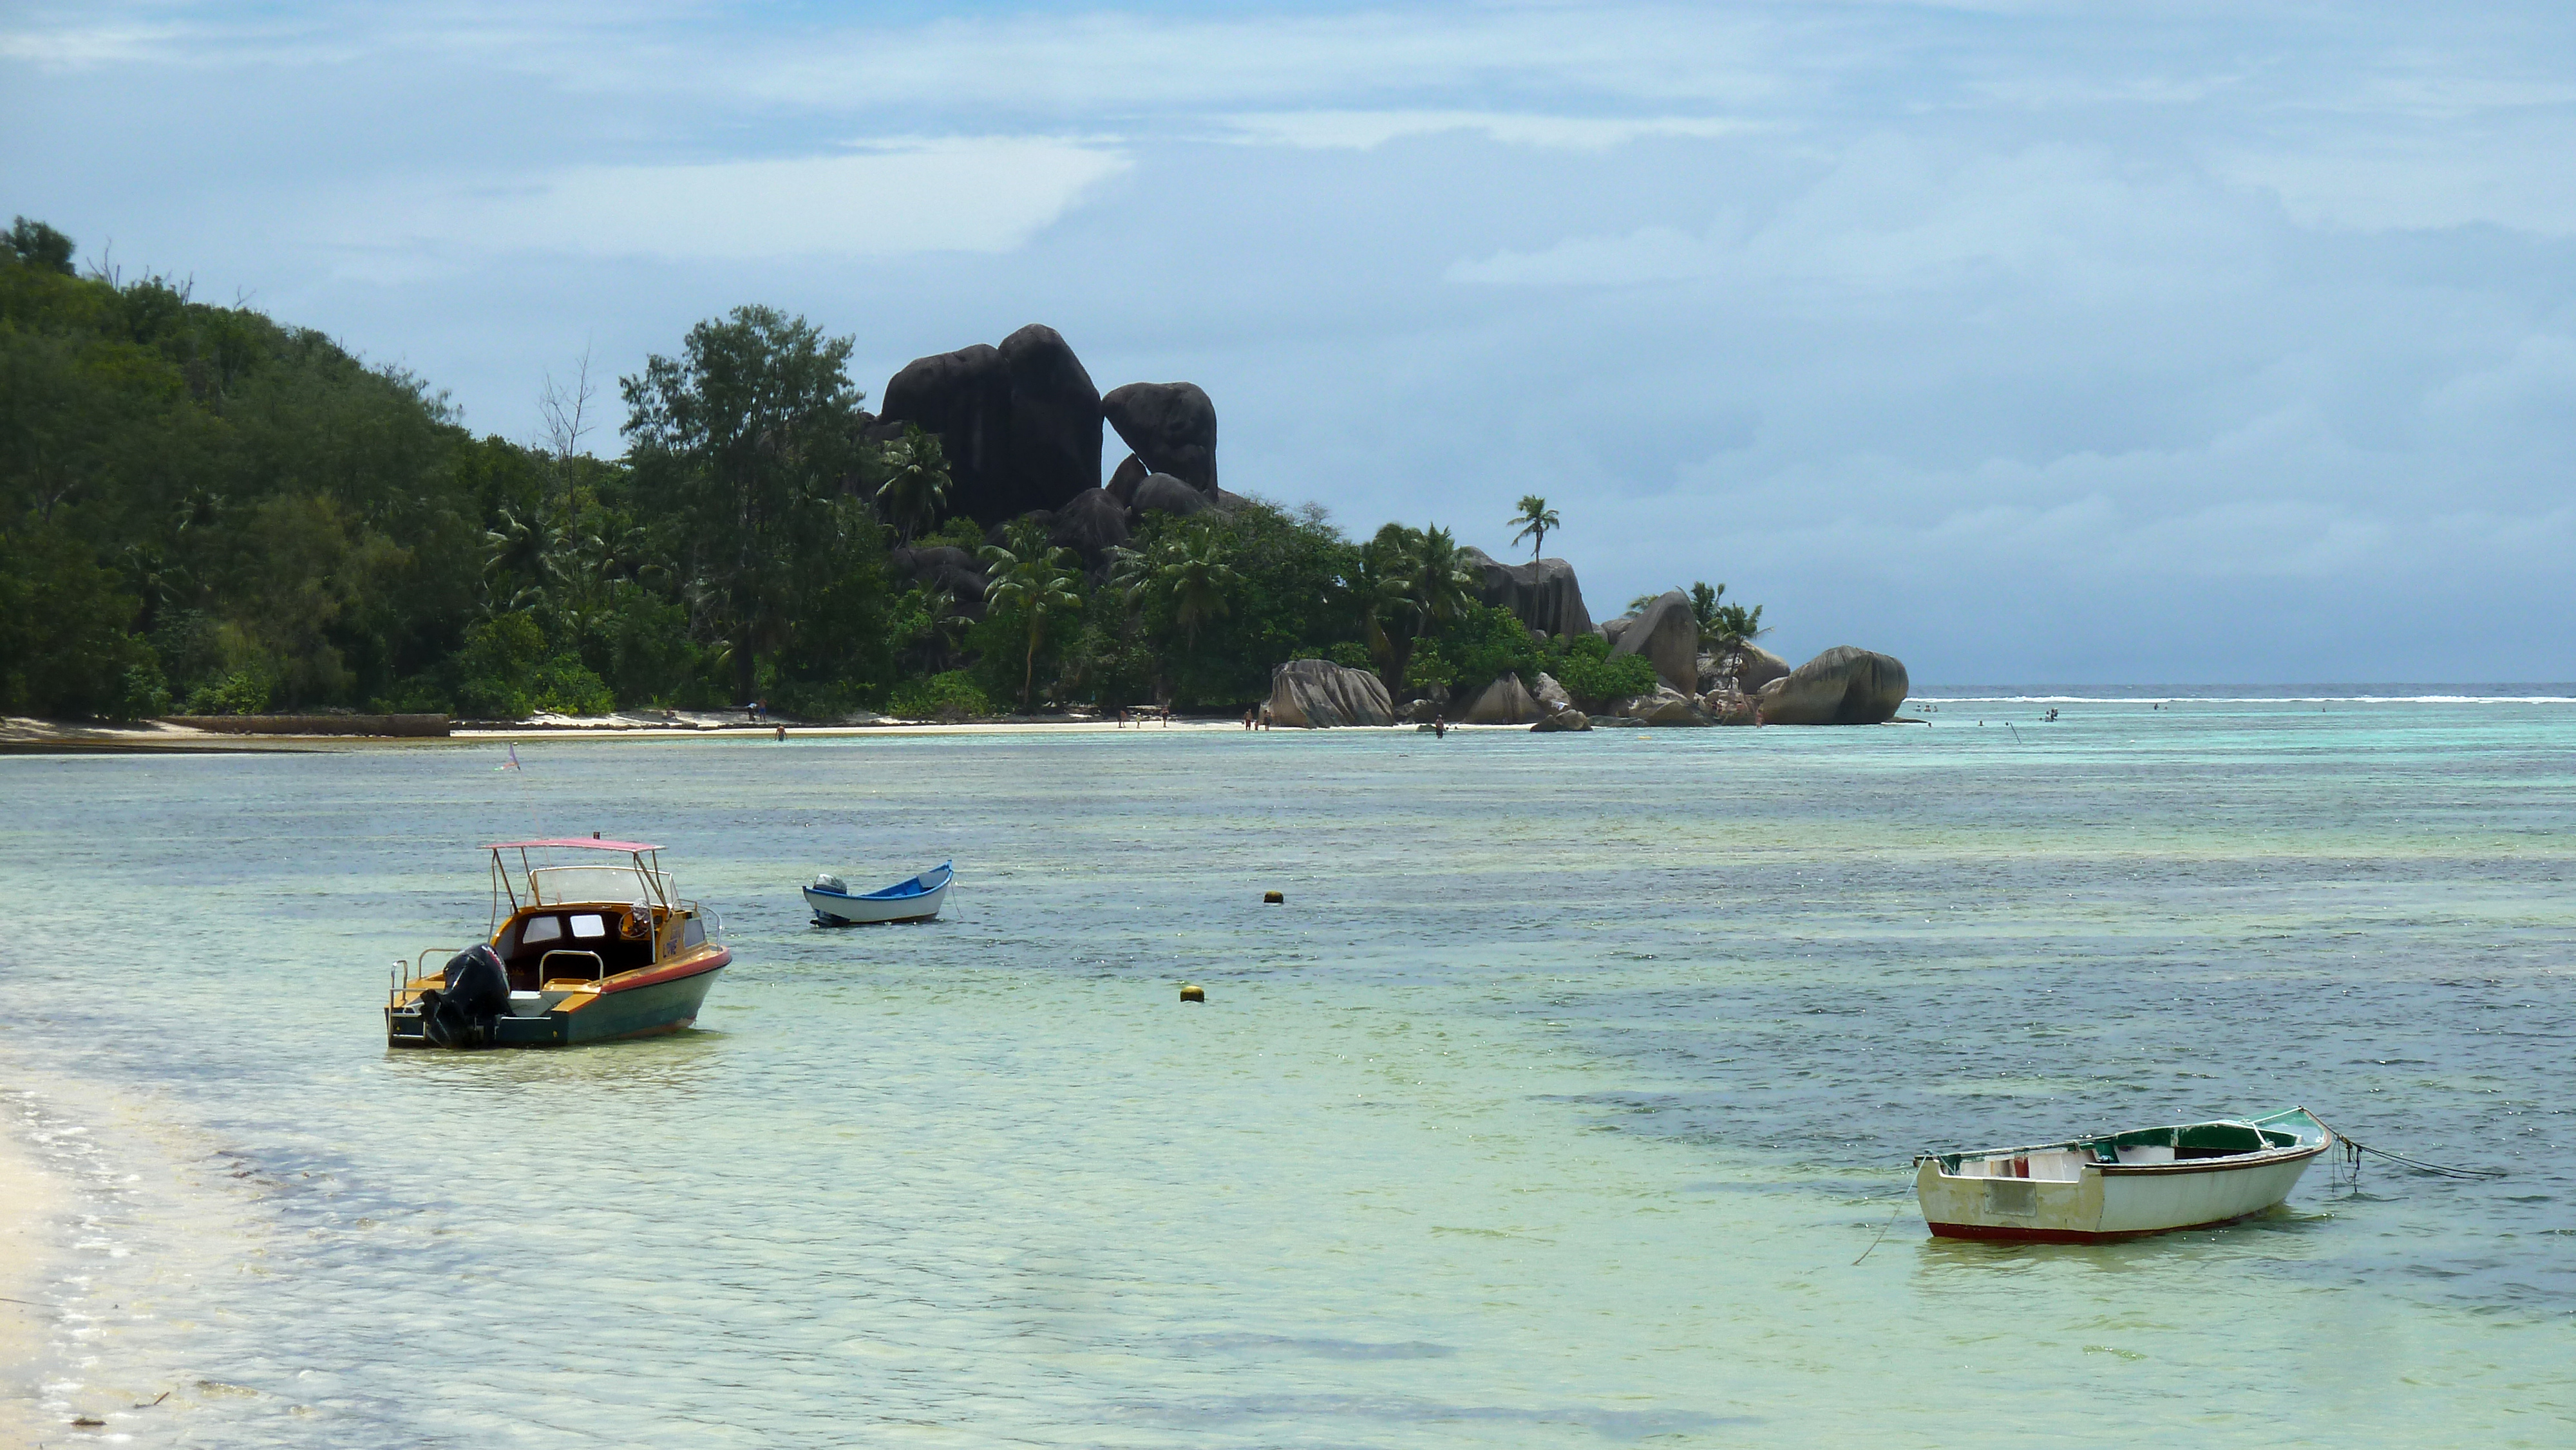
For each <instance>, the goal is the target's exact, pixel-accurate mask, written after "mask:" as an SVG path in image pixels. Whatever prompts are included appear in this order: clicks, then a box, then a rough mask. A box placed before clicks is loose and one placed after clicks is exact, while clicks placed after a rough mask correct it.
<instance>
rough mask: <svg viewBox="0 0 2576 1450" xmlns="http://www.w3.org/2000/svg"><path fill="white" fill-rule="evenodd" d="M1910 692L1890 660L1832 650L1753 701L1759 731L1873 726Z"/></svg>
mask: <svg viewBox="0 0 2576 1450" xmlns="http://www.w3.org/2000/svg"><path fill="white" fill-rule="evenodd" d="M1912 688H1913V686H1912V684H1911V682H1909V681H1908V680H1907V679H1906V677H1905V665H1904V664H1903V662H1901V661H1899V660H1898V659H1897V658H1896V657H1895V656H1894V655H1883V654H1879V653H1877V652H1875V651H1873V650H1865V649H1857V648H1854V647H1853V646H1851V645H1847V644H1842V645H1836V646H1834V647H1833V648H1832V649H1829V650H1827V651H1825V652H1824V653H1823V654H1820V655H1818V656H1816V657H1815V658H1814V659H1811V660H1809V661H1807V662H1806V663H1805V664H1803V665H1800V666H1798V667H1797V668H1796V669H1794V670H1791V671H1790V672H1789V674H1788V676H1787V677H1786V678H1784V679H1778V680H1774V681H1772V682H1771V683H1770V684H1767V685H1764V686H1763V687H1762V689H1761V691H1760V692H1759V693H1758V694H1756V695H1755V696H1754V703H1755V706H1756V708H1757V709H1758V710H1759V711H1760V713H1761V717H1762V723H1763V724H1765V725H1879V724H1884V723H1886V722H1887V721H1889V720H1892V719H1894V718H1896V712H1897V710H1898V709H1900V708H1902V707H1903V705H1904V704H1905V697H1906V695H1907V693H1908V692H1909V691H1911V690H1912Z"/></svg>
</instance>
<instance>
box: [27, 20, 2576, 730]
mask: <svg viewBox="0 0 2576 1450" xmlns="http://www.w3.org/2000/svg"><path fill="white" fill-rule="evenodd" d="M0 213H11V214H25V215H28V216H32V217H36V218H39V219H41V220H44V221H47V222H49V223H51V224H52V225H54V226H56V227H58V228H60V229H61V230H63V231H65V232H67V233H69V234H71V235H72V236H73V237H74V238H75V239H76V240H77V241H78V243H79V244H80V247H81V253H82V259H83V261H84V263H85V264H87V265H101V266H107V267H112V268H114V269H117V270H119V271H121V272H122V273H123V274H124V275H126V276H128V277H132V276H135V275H140V274H143V273H148V272H149V273H163V274H167V275H170V276H172V277H173V278H181V279H187V280H189V281H191V282H192V283H193V286H194V289H195V295H196V296H197V297H198V298H200V299H201V300H207V301H216V302H232V301H236V300H241V301H246V302H247V303H248V304H249V305H251V306H255V307H258V308H260V309H262V310H264V311H266V312H268V313H270V314H271V315H273V316H275V317H278V318H280V319H281V320H285V321H289V322H293V323H298V324H302V325H306V326H311V327H316V328H319V329H321V330H323V331H325V332H327V333H329V334H331V335H332V336H334V337H336V338H338V339H339V340H340V341H342V342H343V343H344V344H345V345H346V346H348V347H350V348H351V349H352V350H354V351H357V352H359V353H361V354H362V355H364V356H365V357H367V358H368V359H370V360H371V361H374V362H378V363H381V364H385V365H389V366H398V367H402V368H407V369H410V370H411V371H413V372H414V373H416V374H418V375H420V376H422V377H423V378H425V379H427V380H428V381H429V382H430V383H431V384H432V385H433V386H434V387H436V388H438V389H443V390H445V391H446V392H447V393H448V394H449V395H450V397H451V399H452V401H453V403H454V404H455V405H456V406H457V407H458V408H459V409H460V410H461V413H462V416H463V420H464V422H465V423H466V424H467V425H468V426H469V427H472V428H474V429H476V430H477V431H479V432H489V433H499V434H502V435H505V436H508V437H512V438H518V439H522V440H533V439H535V438H536V437H537V436H538V435H539V433H540V424H539V412H538V399H539V396H540V394H541V393H542V391H543V390H544V388H545V386H546V384H547V382H548V380H549V378H552V379H555V380H557V381H558V382H561V381H562V380H565V379H567V378H569V377H570V376H571V375H572V373H573V372H574V370H575V369H576V367H577V366H578V364H579V361H580V360H581V359H582V358H583V357H584V356H585V354H586V355H587V356H588V357H589V359H590V364H591V371H592V374H593V376H594V378H596V379H598V380H599V381H600V382H601V384H602V386H601V396H600V399H599V401H598V403H597V404H596V405H595V407H596V409H597V410H598V411H599V412H600V413H602V414H604V415H605V423H604V426H602V427H601V428H600V429H599V430H598V431H596V432H595V433H593V434H592V435H590V437H589V438H588V439H586V440H585V441H586V444H587V446H588V447H590V448H591V449H592V450H593V451H597V452H600V453H602V454H614V453H616V452H617V451H619V448H620V446H621V445H620V443H619V440H618V438H617V434H616V424H617V422H618V421H620V418H621V416H622V413H621V410H620V408H619V407H618V405H617V402H616V387H615V381H614V380H615V378H616V377H617V376H618V375H621V374H625V373H630V372H634V371H636V370H638V369H639V368H640V367H641V365H642V363H643V361H644V359H645V358H646V357H647V356H648V355H650V354H652V353H656V352H660V353H672V352H676V351H677V350H678V348H679V343H680V339H681V337H682V335H683V334H684V333H685V332H686V331H687V329H688V328H689V326H690V325H691V324H692V323H694V322H697V321H699V320H701V319H703V318H707V317H710V316H715V315H718V314H720V313H722V312H724V311H725V310H727V309H729V308H732V307H735V306H738V305H742V304H746V303H765V304H769V305H772V306H776V307H780V308H783V309H786V310H788V311H791V312H796V313H801V314H803V315H805V316H806V317H808V318H810V319H812V320H813V321H814V322H816V323H817V324H819V325H821V326H822V327H823V328H825V329H826V330H827V331H829V332H831V333H833V334H836V335H847V336H850V337H851V338H853V339H854V340H855V347H856V352H855V361H854V363H853V367H852V373H853V377H854V380H855V381H856V382H857V383H858V384H859V386H861V387H862V388H864V389H865V390H866V391H867V392H868V393H869V394H870V395H871V397H875V396H877V395H880V394H882V392H883V390H884V386H885V380H886V378H888V377H889V376H891V375H892V373H893V372H894V371H895V370H896V369H897V368H899V367H901V366H902V365H903V364H904V363H905V362H906V361H908V360H910V359H911V358H914V357H918V356H922V355H925V354H929V353H935V352H944V351H948V350H951V349H954V348H958V347H963V346H965V345H967V344H969V343H974V342H998V341H999V340H1000V339H1001V338H1002V337H1003V336H1004V335H1005V334H1007V333H1008V332H1010V331H1011V330H1012V329H1014V328H1016V327H1018V326H1020V325H1021V324H1023V323H1027V322H1043V323H1046V324H1048V325H1050V326H1053V327H1055V328H1056V329H1057V330H1059V331H1060V332H1062V333H1063V334H1064V336H1065V338H1066V340H1067V341H1068V342H1070V343H1071V344H1072V345H1073V347H1074V349H1075V350H1076V351H1077V352H1078V353H1079V354H1080V355H1081V357H1082V359H1083V361H1084V363H1085V365H1086V366H1087V367H1088V368H1089V370H1090V372H1091V375H1092V378H1093V380H1094V381H1095V382H1096V383H1097V384H1098V385H1099V386H1100V388H1101V390H1102V391H1104V392H1106V391H1107V390H1108V389H1110V388H1112V387H1115V386H1117V385H1118V384H1120V383H1125V382H1133V381H1140V380H1145V381H1174V380H1188V381H1191V382H1196V383H1198V384H1199V385H1200V386H1202V387H1204V388H1206V389H1207V391H1208V393H1209V394H1210V395H1211V396H1212V397H1213V398H1214V399H1215V402H1216V406H1217V411H1218V416H1219V420H1220V423H1219V428H1220V432H1219V446H1218V466H1219V469H1220V472H1221V475H1222V479H1223V482H1224V483H1225V485H1226V486H1227V487H1228V488H1230V489H1233V490H1234V491H1236V492H1241V493H1253V494H1259V495H1262V496H1265V497H1268V498H1271V499H1274V500H1278V501H1281V502H1286V503H1291V504H1295V503H1303V502H1308V501H1312V502H1315V503H1320V504H1322V505H1324V506H1325V507H1326V508H1328V509H1329V510H1330V511H1331V513H1332V516H1333V517H1334V519H1335V520H1336V521H1337V522H1338V523H1339V524H1341V525H1342V526H1343V527H1344V528H1345V529H1347V530H1349V531H1350V532H1352V533H1353V534H1355V535H1365V534H1367V533H1368V532H1371V531H1373V530H1374V529H1375V528H1376V527H1377V525H1379V524H1380V523H1382V522H1384V521H1386V520H1388V519H1402V520H1405V521H1407V522H1410V523H1414V524H1417V525H1420V524H1425V523H1437V524H1441V525H1445V526H1448V527H1450V528H1452V529H1454V530H1455V531H1456V532H1457V534H1458V536H1459V537H1460V539H1461V540H1462V541H1464V542H1467V543H1472V544H1476V545H1479V546H1481V547H1483V548H1485V549H1487V550H1488V551H1490V552H1492V553H1494V554H1496V555H1498V556H1507V557H1508V556H1510V555H1511V554H1512V553H1513V552H1514V550H1513V546H1512V545H1511V542H1510V535H1511V530H1510V528H1509V527H1508V526H1507V525H1506V523H1505V522H1504V521H1505V520H1506V519H1507V518H1508V517H1509V516H1510V515H1511V513H1512V512H1513V509H1514V506H1515V504H1516V503H1517V501H1518V500H1519V498H1520V497H1521V496H1522V495H1524V494H1530V493H1536V494H1540V495H1543V496H1544V497H1545V498H1546V499H1547V500H1548V501H1549V503H1550V504H1551V505H1552V506H1553V507H1554V508H1556V510H1557V511H1558V512H1559V514H1560V515H1561V516H1562V517H1563V520H1564V526H1563V528H1562V529H1561V530H1560V531H1558V532H1556V533H1554V534H1551V535H1550V536H1549V537H1548V540H1547V550H1548V552H1549V553H1550V554H1554V555H1562V556H1563V557H1565V558H1567V559H1569V560H1571V561H1573V563H1574V565H1575V567H1576V569H1577V571H1578V573H1579V576H1580V578H1581V580H1582V582H1583V586H1584V592H1585V596H1586V598H1587V600H1588V601H1589V603H1590V604H1591V606H1592V610H1593V613H1594V614H1595V615H1596V616H1607V615H1610V614H1614V613H1617V612H1618V611H1619V610H1620V609H1621V608H1622V607H1623V606H1624V605H1625V603H1626V602H1627V600H1628V599H1629V598H1631V597H1632V596H1634V595H1637V594H1640V593H1646V592H1652V591H1659V590H1661V589H1664V588H1667V587H1671V586H1674V585H1682V584H1687V583H1689V582H1691V581H1693V580H1701V579H1705V580H1708V581H1710V582H1712V583H1716V582H1723V583H1725V584H1726V585H1727V598H1728V599H1730V600H1742V601H1745V602H1748V603H1758V604H1761V605H1763V606H1764V607H1765V613H1764V616H1763V617H1764V621H1765V623H1766V624H1769V625H1771V626H1773V633H1772V634H1771V635H1770V636H1768V637H1766V638H1765V640H1764V643H1765V644H1767V645H1769V646H1770V647H1772V648H1774V649H1775V650H1777V651H1779V652H1780V653H1781V654H1783V655H1785V656H1787V657H1788V658H1789V659H1790V660H1791V661H1792V662H1793V663H1794V662H1795V661H1797V660H1800V659H1803V658H1805V657H1806V656H1807V655H1809V654H1812V653H1813V652H1815V651H1816V650H1819V649H1823V648H1825V647H1827V646H1830V645H1836V644H1857V645H1862V646H1865V647H1868V648H1872V649H1878V650H1884V651H1886V652H1888V653H1891V654H1894V655H1896V656H1897V657H1899V658H1900V659H1902V660H1904V661H1905V662H1906V663H1907V665H1908V667H1909V669H1910V671H1911V673H1912V675H1913V678H1914V679H1915V681H1916V682H1917V684H1918V685H1922V684H1926V683H1930V682H1950V683H1972V682H1985V683H2001V682H2021V683H2041V682H2054V683H2068V684H2080V683H2123V682H2125V683H2142V682H2175V683H2223V682H2247V683H2254V682H2270V683H2297V682H2316V681H2388V682H2399V681H2415V682H2437V681H2439V682H2471V681H2499V682H2500V681H2568V680H2576V627H2571V624H2572V623H2576V568H2571V561H2576V487H2571V485H2576V7H2571V6H2568V5H2565V4H2564V3H2563V0H2562V3H2559V4H2530V5H2523V6H2515V5H2498V6H2475V5H2472V6H2465V7H2440V6H2427V5H2422V4H2402V5H2401V4H2385V5H2318V4H2310V5H2298V6H2279V5H2262V4H2254V3H2210V4H2128V5H2109V4H2103V3H2099V0H2092V3H2062V4H2061V3H1995V4H1930V3H1858V0H1855V3H1793V0H1781V3H1753V4H1743V3H1734V4H1730V3H1713V4H1696V5H1689V6H1681V7H1663V6H1651V5H1626V4H1621V3H1616V0H1609V3H1589V4H1579V5H1554V4H1544V3H1526V4H1491V5H1439V4H1428V5H1411V6H1402V7H1388V6H1356V5H1288V4H1207V5H1191V6H1183V5H1153V4H1145V5H1126V6H1120V7H1116V8H1101V9H1085V8H1081V7H1080V6H1079V5H1074V4H1058V5H1049V6H1043V7H1017V6H1004V5H975V4H964V5H942V6H931V5H876V6H870V5H827V4H802V5H797V4H779V5H762V6H752V5H721V4H695V5H671V4H657V3H654V0H621V3H617V4H570V5H546V4H537V3H523V4H491V5H470V4H451V3H444V0H420V3H410V4H405V5H400V6H358V5H328V4H318V5H317V4H295V3H278V4H258V5H251V4H181V3H169V4H143V5H129V4H119V3H115V0H93V3H85V4H80V5H77V6H68V5H67V6H48V5H45V4H32V5H31V4H24V3H14V0H13V3H8V4H0ZM1120 456H1121V450H1119V449H1118V448H1117V447H1116V444H1115V438H1114V435H1112V438H1111V447H1110V449H1109V450H1108V451H1107V453H1106V455H1105V456H1104V459H1103V466H1104V469H1106V468H1108V467H1111V466H1114V465H1115V464H1116V463H1117V461H1118V458H1119V457H1120ZM1524 552H1525V546H1524Z"/></svg>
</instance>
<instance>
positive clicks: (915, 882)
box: [805, 861, 957, 901]
mask: <svg viewBox="0 0 2576 1450" xmlns="http://www.w3.org/2000/svg"><path fill="white" fill-rule="evenodd" d="M933 876H936V877H938V878H939V884H938V885H936V886H922V885H921V884H922V883H923V882H924V881H926V880H928V879H929V878H931V877H933ZM956 879H957V870H956V863H955V862H953V861H945V862H942V863H940V864H939V865H937V866H933V867H932V868H930V869H929V870H927V871H924V872H922V873H921V874H920V875H918V876H909V877H906V878H905V879H903V880H901V881H898V882H896V883H895V884H893V885H892V886H880V887H878V888H877V889H876V890H874V891H834V890H833V889H832V888H831V887H829V886H808V887H806V888H805V890H806V891H807V892H809V893H810V894H812V895H815V896H834V897H838V898H840V899H841V900H843V901H912V900H915V899H917V898H920V897H924V896H936V895H938V894H939V893H940V892H942V891H945V890H947V889H948V883H949V882H951V881H954V880H956ZM907 886H921V889H920V890H919V891H909V892H908V891H905V890H904V889H903V888H905V887H907Z"/></svg>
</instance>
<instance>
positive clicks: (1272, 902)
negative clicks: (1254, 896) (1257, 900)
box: [1261, 891, 1288, 906]
mask: <svg viewBox="0 0 2576 1450" xmlns="http://www.w3.org/2000/svg"><path fill="white" fill-rule="evenodd" d="M1287 899H1288V898H1287V897H1285V896H1282V895H1280V894H1279V893H1278V892H1276V891H1265V892H1263V893H1261V904H1262V905H1264V906H1277V905H1279V904H1280V903H1281V902H1284V901H1286V900H1287Z"/></svg>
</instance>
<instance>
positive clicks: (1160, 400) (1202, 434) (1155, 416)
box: [1094, 383, 1216, 495]
mask: <svg viewBox="0 0 2576 1450" xmlns="http://www.w3.org/2000/svg"><path fill="white" fill-rule="evenodd" d="M1100 407H1101V412H1102V413H1103V414H1104V415H1105V416H1106V417H1107V418H1108V419H1109V426H1110V427H1112V428H1115V429H1117V430H1118V436H1119V437H1120V438H1122V439H1124V440H1126V443H1127V446H1128V447H1130V448H1133V449H1135V450H1136V456H1137V457H1138V458H1141V459H1143V460H1145V466H1146V467H1147V468H1149V469H1152V470H1153V471H1154V472H1156V473H1168V474H1170V475H1172V476H1173V477H1174V478H1177V479H1179V480H1181V481H1182V482H1183V483H1186V484H1188V485H1189V486H1190V487H1192V488H1195V489H1197V490H1198V491H1199V492H1201V493H1204V494H1210V495H1213V494H1214V493H1215V492H1216V404H1215V403H1214V402H1211V401H1210V400H1209V398H1208V395H1207V392H1206V390H1204V389H1202V388H1201V387H1200V386H1199V385H1198V384H1196V383H1129V384H1127V385H1126V386H1125V387H1120V388H1111V389H1110V390H1109V395H1108V396H1107V397H1104V398H1102V399H1101V400H1100ZM1094 466H1095V467H1096V466H1097V465H1096V464H1095V465H1094Z"/></svg>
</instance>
